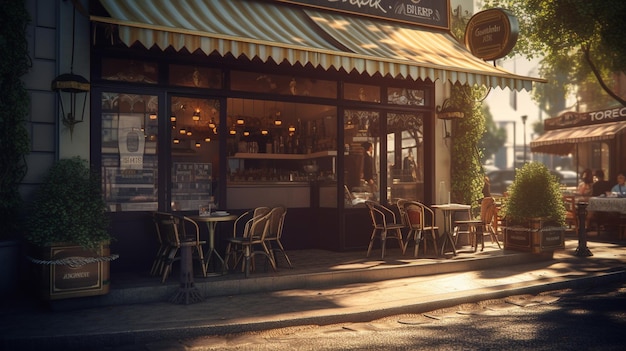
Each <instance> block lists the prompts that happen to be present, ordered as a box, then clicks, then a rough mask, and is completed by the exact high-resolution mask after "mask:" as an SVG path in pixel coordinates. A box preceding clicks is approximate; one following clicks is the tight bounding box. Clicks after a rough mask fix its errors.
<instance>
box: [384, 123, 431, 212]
mask: <svg viewBox="0 0 626 351" xmlns="http://www.w3.org/2000/svg"><path fill="white" fill-rule="evenodd" d="M423 141H424V134H423V116H422V115H415V114H392V113H390V114H388V115H387V165H388V167H389V172H388V173H387V174H388V179H387V184H388V189H387V199H388V201H389V202H390V203H393V202H395V201H396V200H398V199H407V200H417V201H424V170H423V168H422V165H423V164H424V162H423V161H424V149H423V147H422V145H423Z"/></svg>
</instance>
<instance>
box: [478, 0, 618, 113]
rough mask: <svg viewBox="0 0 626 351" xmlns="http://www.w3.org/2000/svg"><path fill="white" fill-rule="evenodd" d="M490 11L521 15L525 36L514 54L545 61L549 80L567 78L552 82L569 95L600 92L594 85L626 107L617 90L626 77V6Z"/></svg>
mask: <svg viewBox="0 0 626 351" xmlns="http://www.w3.org/2000/svg"><path fill="white" fill-rule="evenodd" d="M484 7H485V8H493V7H501V8H506V9H509V10H510V11H512V12H513V13H514V14H515V15H516V16H517V18H518V20H519V23H520V35H519V38H518V41H517V44H516V46H515V48H514V51H513V53H512V54H516V53H519V54H521V55H523V56H525V57H527V58H529V59H532V58H536V57H541V56H543V61H542V62H541V70H540V72H541V73H542V74H545V75H546V76H548V77H558V76H559V73H566V74H567V76H566V79H562V80H561V79H557V80H556V81H552V82H551V83H553V84H562V89H563V91H565V92H573V91H574V89H576V88H578V89H585V88H587V89H588V90H589V91H590V92H594V91H597V90H598V89H597V88H594V87H590V86H589V84H590V82H594V83H595V86H597V85H599V86H600V87H601V88H602V90H603V91H604V92H605V93H606V94H607V95H608V97H610V98H612V99H614V100H615V101H618V102H619V103H620V104H621V105H623V106H626V99H624V97H622V96H620V95H619V92H618V91H616V90H614V89H613V88H612V86H614V81H615V80H616V79H617V78H618V77H619V74H624V73H626V45H624V43H626V24H625V22H624V18H626V1H623V0H603V1H597V0H595V1H594V0H591V1H590V0H550V1H545V0H485V2H484ZM563 70H564V71H563ZM552 88H553V89H557V90H558V89H559V88H558V87H552ZM535 96H536V97H537V95H535ZM591 100H593V101H591ZM604 100H606V96H605V99H604ZM597 101H598V99H597V98H596V97H595V96H594V97H593V98H592V99H590V102H592V103H593V102H597ZM548 111H550V109H548Z"/></svg>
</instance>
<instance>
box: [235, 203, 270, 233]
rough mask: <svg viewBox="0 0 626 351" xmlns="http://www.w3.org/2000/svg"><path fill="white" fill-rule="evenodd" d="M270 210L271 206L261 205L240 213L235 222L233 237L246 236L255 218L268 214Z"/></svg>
mask: <svg viewBox="0 0 626 351" xmlns="http://www.w3.org/2000/svg"><path fill="white" fill-rule="evenodd" d="M269 211H270V208H269V207H265V206H261V207H256V208H255V209H252V210H249V211H246V212H244V213H242V214H240V215H239V217H237V219H235V222H234V224H233V237H246V236H247V235H248V233H249V232H250V225H252V223H253V222H254V220H255V219H256V218H260V217H261V216H263V215H265V214H267V213H268V212H269Z"/></svg>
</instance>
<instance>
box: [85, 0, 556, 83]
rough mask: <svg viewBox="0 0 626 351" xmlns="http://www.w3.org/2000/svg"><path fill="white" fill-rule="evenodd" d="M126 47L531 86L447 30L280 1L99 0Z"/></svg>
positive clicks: (528, 80)
mask: <svg viewBox="0 0 626 351" xmlns="http://www.w3.org/2000/svg"><path fill="white" fill-rule="evenodd" d="M100 2H101V4H102V5H103V6H104V8H105V9H106V10H107V11H108V13H109V14H110V15H111V17H97V16H92V17H91V20H92V21H94V22H100V23H108V24H114V25H117V27H118V29H119V36H120V39H121V40H122V42H124V44H125V45H127V46H131V45H133V44H135V43H141V44H142V45H144V46H145V47H147V48H152V47H154V46H156V47H158V48H160V49H166V48H168V47H171V48H173V49H174V50H176V51H179V50H181V49H183V48H184V49H186V50H188V51H189V52H194V51H196V50H201V51H202V52H203V53H205V54H207V55H209V54H212V53H218V54H220V55H222V56H223V55H226V54H231V55H233V56H234V57H240V56H242V55H243V56H245V57H247V58H248V59H254V58H257V59H260V60H261V61H263V62H267V61H269V60H270V59H271V60H273V61H274V62H276V63H282V62H284V61H287V62H288V63H290V64H291V65H295V64H301V65H303V66H304V65H312V66H313V67H321V68H323V69H325V70H327V69H330V68H334V69H337V70H344V71H346V72H348V73H351V72H353V71H355V72H357V73H360V74H363V73H365V74H368V75H370V76H374V75H376V74H379V75H381V76H389V77H394V78H406V79H413V80H420V79H421V80H430V81H436V80H437V79H440V80H442V81H450V82H453V83H457V82H458V83H461V84H468V85H471V86H474V85H476V86H486V87H500V88H507V87H508V88H510V89H512V90H530V89H531V88H532V83H533V82H544V80H543V79H539V78H532V77H525V76H519V75H516V74H513V73H510V72H508V71H506V70H504V69H502V68H499V67H495V66H493V65H491V64H489V63H487V62H485V61H483V60H481V59H479V58H477V57H474V56H473V55H472V54H471V53H470V52H469V51H468V50H467V49H466V48H465V47H464V46H462V45H461V44H460V43H458V42H457V41H456V39H455V38H454V37H453V36H452V35H450V34H449V33H448V32H444V31H438V30H433V29H429V28H423V27H417V26H411V25H408V24H401V23H389V22H385V21H381V20H376V19H369V18H365V17H359V16H349V15H346V14H338V13H331V12H324V11H317V10H312V9H304V8H299V7H295V6H286V5H283V4H279V3H274V4H272V3H268V2H256V1H250V0H248V1H243V0H229V1H214V0H179V1H171V0H152V1H143V0H100Z"/></svg>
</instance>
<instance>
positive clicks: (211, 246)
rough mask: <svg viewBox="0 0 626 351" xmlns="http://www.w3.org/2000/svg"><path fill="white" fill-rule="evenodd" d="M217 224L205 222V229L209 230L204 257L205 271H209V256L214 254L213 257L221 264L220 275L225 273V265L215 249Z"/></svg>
mask: <svg viewBox="0 0 626 351" xmlns="http://www.w3.org/2000/svg"><path fill="white" fill-rule="evenodd" d="M216 225H217V222H207V227H208V229H209V249H208V252H207V254H206V255H205V256H206V270H207V271H208V270H209V265H210V264H211V256H212V255H213V254H215V257H217V259H218V260H219V261H220V262H221V263H222V274H224V272H226V264H225V263H224V259H223V258H222V256H220V254H219V253H218V252H217V250H216V249H215V227H216Z"/></svg>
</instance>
